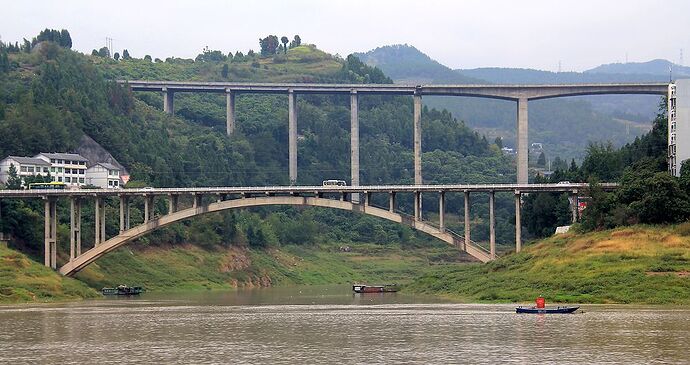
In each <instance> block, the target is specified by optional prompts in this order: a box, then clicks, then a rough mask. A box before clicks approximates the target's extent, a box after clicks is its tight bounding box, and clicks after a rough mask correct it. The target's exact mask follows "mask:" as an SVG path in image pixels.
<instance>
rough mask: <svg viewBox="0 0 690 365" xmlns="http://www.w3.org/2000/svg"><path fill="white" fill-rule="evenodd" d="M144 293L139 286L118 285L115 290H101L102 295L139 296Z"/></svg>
mask: <svg viewBox="0 0 690 365" xmlns="http://www.w3.org/2000/svg"><path fill="white" fill-rule="evenodd" d="M143 291H144V288H142V287H140V286H127V285H118V286H117V287H116V288H103V289H101V293H103V295H139V294H141V293H142V292H143Z"/></svg>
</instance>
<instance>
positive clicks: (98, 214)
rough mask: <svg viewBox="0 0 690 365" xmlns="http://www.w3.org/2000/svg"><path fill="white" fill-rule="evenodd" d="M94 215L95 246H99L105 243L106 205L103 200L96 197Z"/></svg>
mask: <svg viewBox="0 0 690 365" xmlns="http://www.w3.org/2000/svg"><path fill="white" fill-rule="evenodd" d="M94 213H95V214H94V216H95V217H94V230H93V237H94V246H98V245H100V244H101V243H103V242H104V241H105V203H104V202H103V198H100V197H96V200H95V202H94Z"/></svg>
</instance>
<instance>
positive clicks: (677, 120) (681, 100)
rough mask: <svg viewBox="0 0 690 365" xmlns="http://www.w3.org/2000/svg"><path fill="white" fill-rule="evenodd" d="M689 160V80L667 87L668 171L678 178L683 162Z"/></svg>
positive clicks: (678, 81) (677, 81)
mask: <svg viewBox="0 0 690 365" xmlns="http://www.w3.org/2000/svg"><path fill="white" fill-rule="evenodd" d="M688 159H690V79H683V80H676V82H675V83H674V84H671V85H669V87H668V170H669V172H670V173H671V174H672V175H674V176H680V168H681V166H682V163H683V161H685V160H688Z"/></svg>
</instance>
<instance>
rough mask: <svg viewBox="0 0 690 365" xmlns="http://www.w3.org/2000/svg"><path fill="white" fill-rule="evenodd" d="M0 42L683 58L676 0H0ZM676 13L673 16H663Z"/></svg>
mask: <svg viewBox="0 0 690 365" xmlns="http://www.w3.org/2000/svg"><path fill="white" fill-rule="evenodd" d="M0 9H2V16H1V17H2V22H0V37H1V38H2V40H3V41H5V42H8V41H13V42H14V41H21V40H22V38H31V37H34V36H36V35H37V34H38V32H39V31H40V30H41V29H44V28H46V27H48V28H55V29H62V28H65V29H68V30H69V31H70V34H71V35H72V40H73V43H74V47H73V48H74V49H77V50H79V51H82V52H88V53H90V52H91V50H92V49H94V48H100V47H102V46H103V45H104V44H105V38H106V37H110V38H113V46H114V49H115V51H119V52H120V53H122V49H123V48H126V49H128V50H129V52H130V54H132V56H134V57H143V56H144V55H145V54H149V55H151V56H153V57H158V58H165V57H169V56H175V57H184V58H193V57H195V56H196V55H197V54H199V53H200V52H201V50H202V49H203V48H204V46H209V47H210V48H211V49H219V50H222V51H224V52H225V53H227V52H228V51H231V50H232V51H233V52H234V51H236V50H241V51H242V52H246V51H247V50H249V49H254V50H258V48H259V46H258V39H259V37H263V36H265V35H268V34H276V35H277V36H278V37H280V36H282V35H287V36H288V37H289V38H292V36H293V35H295V34H299V35H300V37H301V38H302V40H303V42H305V43H313V44H316V45H317V46H318V47H319V48H321V49H323V50H325V51H327V52H330V53H339V54H340V55H343V56H346V55H348V54H350V53H352V52H361V51H367V50H370V49H373V48H376V47H378V46H383V45H390V44H401V43H407V44H410V45H413V46H415V47H417V48H418V49H420V50H421V51H422V52H424V53H426V54H428V55H429V56H430V57H431V58H433V59H436V60H437V61H439V62H441V63H443V64H445V65H447V66H449V67H452V68H475V67H490V66H499V67H523V68H536V69H542V70H551V71H556V70H557V69H558V63H559V61H560V63H561V68H562V70H563V71H571V70H574V71H582V70H586V69H589V68H592V67H595V66H598V65H600V64H604V63H611V62H624V61H625V60H626V57H627V59H628V60H629V61H630V62H640V61H648V60H651V59H655V58H665V59H668V60H671V61H673V62H676V63H677V62H679V58H680V50H681V49H684V50H685V52H687V56H686V57H685V59H687V60H688V61H685V62H683V63H684V64H688V63H690V21H688V17H689V16H690V1H688V0H666V1H660V0H659V1H653V0H616V1H606V0H573V1H561V0H558V1H556V0H550V1H541V0H540V1H530V0H520V1H515V0H513V1H511V0H477V1H474V0H470V1H467V0H463V1H430V0H426V1H425V0H416V1H407V0H390V1H388V0H365V1H362V0H346V1H341V0H322V1H314V0H296V1H281V0H271V1H252V0H241V1H205V0H204V1H202V0H196V1H174V0H134V1H131V0H118V1H84V0H62V1H40V0H31V1H29V0H1V1H0ZM676 15H681V16H679V17H678V18H679V19H677V20H676V19H674V17H676Z"/></svg>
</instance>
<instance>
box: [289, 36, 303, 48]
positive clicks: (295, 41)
mask: <svg viewBox="0 0 690 365" xmlns="http://www.w3.org/2000/svg"><path fill="white" fill-rule="evenodd" d="M301 44H302V39H301V38H300V37H299V36H298V35H295V39H293V40H292V42H290V48H295V47H299V46H300V45H301Z"/></svg>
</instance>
